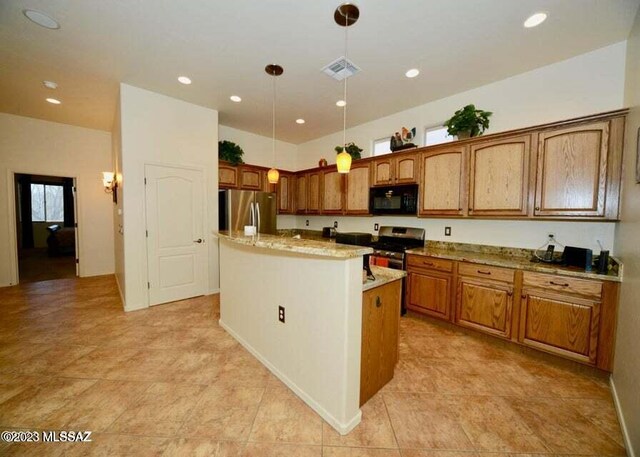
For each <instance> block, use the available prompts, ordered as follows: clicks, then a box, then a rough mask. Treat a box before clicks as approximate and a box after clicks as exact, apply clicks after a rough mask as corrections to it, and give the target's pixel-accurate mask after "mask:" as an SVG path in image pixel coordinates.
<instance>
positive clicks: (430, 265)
mask: <svg viewBox="0 0 640 457" xmlns="http://www.w3.org/2000/svg"><path fill="white" fill-rule="evenodd" d="M422 264H423V265H427V266H428V267H432V266H433V263H432V262H422Z"/></svg>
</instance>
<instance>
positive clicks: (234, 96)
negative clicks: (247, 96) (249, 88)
mask: <svg viewBox="0 0 640 457" xmlns="http://www.w3.org/2000/svg"><path fill="white" fill-rule="evenodd" d="M229 98H230V99H231V101H232V102H236V103H240V102H241V101H242V99H241V98H240V97H238V96H237V95H232V96H231V97H229Z"/></svg>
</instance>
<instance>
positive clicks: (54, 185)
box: [30, 182, 64, 223]
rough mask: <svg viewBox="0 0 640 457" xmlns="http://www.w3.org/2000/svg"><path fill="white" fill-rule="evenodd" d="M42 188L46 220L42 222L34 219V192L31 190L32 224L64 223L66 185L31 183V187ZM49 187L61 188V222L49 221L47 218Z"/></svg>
mask: <svg viewBox="0 0 640 457" xmlns="http://www.w3.org/2000/svg"><path fill="white" fill-rule="evenodd" d="M34 185H35V186H42V208H43V212H44V219H42V220H40V219H38V220H36V219H34V218H33V190H31V222H44V223H49V222H64V185H63V184H53V183H46V182H32V183H30V186H34ZM47 186H48V187H60V188H61V189H62V193H61V195H62V219H61V220H53V219H51V220H50V219H49V218H48V217H47ZM31 189H33V187H31Z"/></svg>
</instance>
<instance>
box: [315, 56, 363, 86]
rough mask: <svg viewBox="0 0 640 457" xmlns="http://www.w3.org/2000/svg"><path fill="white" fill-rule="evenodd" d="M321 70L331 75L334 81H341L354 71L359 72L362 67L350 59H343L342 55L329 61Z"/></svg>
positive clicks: (354, 72) (353, 73)
mask: <svg viewBox="0 0 640 457" xmlns="http://www.w3.org/2000/svg"><path fill="white" fill-rule="evenodd" d="M321 71H322V72H323V73H324V74H325V75H329V76H331V77H332V78H333V79H335V80H336V81H342V80H343V79H345V78H349V77H351V76H353V75H355V74H356V73H359V72H361V71H362V69H361V68H360V67H358V66H357V65H356V64H355V63H353V62H352V61H350V60H348V59H345V58H344V56H343V57H340V58H338V59H336V60H334V61H333V62H331V63H330V64H329V65H327V66H326V67H324V68H323V69H322V70H321Z"/></svg>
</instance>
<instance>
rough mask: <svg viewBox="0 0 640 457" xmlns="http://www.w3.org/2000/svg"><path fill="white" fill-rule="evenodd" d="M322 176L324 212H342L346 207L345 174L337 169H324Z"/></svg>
mask: <svg viewBox="0 0 640 457" xmlns="http://www.w3.org/2000/svg"><path fill="white" fill-rule="evenodd" d="M321 177H322V185H321V189H322V194H321V195H322V213H323V214H342V210H343V208H344V204H343V195H344V194H343V192H342V188H343V187H344V179H343V178H344V175H342V174H341V173H338V170H337V169H334V170H329V171H323V172H322V174H321Z"/></svg>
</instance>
